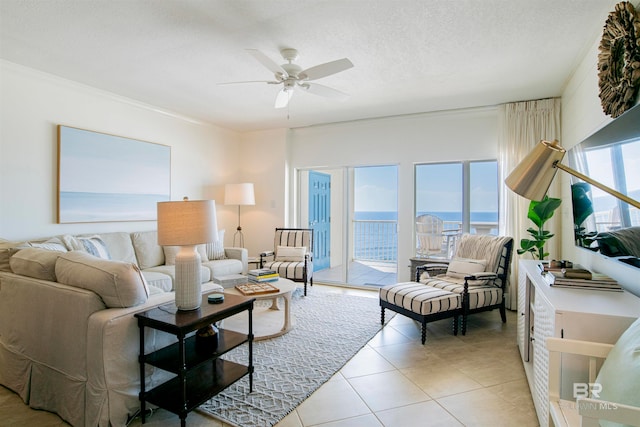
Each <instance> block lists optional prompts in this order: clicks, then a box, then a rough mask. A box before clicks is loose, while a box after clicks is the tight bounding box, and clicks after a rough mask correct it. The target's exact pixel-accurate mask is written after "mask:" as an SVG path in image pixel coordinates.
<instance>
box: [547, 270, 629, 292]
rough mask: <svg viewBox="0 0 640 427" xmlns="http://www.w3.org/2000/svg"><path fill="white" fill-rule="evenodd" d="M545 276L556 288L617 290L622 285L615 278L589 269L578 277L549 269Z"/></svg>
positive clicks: (620, 288) (619, 289) (619, 290)
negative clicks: (587, 272) (587, 273)
mask: <svg viewBox="0 0 640 427" xmlns="http://www.w3.org/2000/svg"><path fill="white" fill-rule="evenodd" d="M587 271H588V270H587ZM547 276H548V278H549V284H550V285H551V286H554V287H558V288H575V289H593V290H603V291H618V292H621V291H622V287H621V286H620V285H619V284H618V282H617V281H616V280H615V279H613V278H611V277H609V276H607V275H606V274H602V273H594V272H590V271H589V275H586V274H584V273H583V274H582V276H583V278H578V277H567V275H566V272H562V271H549V272H548V274H547ZM587 277H588V278H587Z"/></svg>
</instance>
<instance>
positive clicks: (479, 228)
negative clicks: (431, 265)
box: [353, 220, 498, 262]
mask: <svg viewBox="0 0 640 427" xmlns="http://www.w3.org/2000/svg"><path fill="white" fill-rule="evenodd" d="M455 228H458V229H459V228H460V223H459V222H454V221H445V229H447V230H450V229H455ZM497 230H498V223H496V222H472V223H471V232H472V233H474V234H495V233H496V232H497ZM353 233H354V239H353V242H354V244H353V259H354V260H355V261H379V262H396V261H397V260H398V222H397V221H395V220H354V221H353ZM443 251H444V252H443V253H446V251H445V250H444V249H443Z"/></svg>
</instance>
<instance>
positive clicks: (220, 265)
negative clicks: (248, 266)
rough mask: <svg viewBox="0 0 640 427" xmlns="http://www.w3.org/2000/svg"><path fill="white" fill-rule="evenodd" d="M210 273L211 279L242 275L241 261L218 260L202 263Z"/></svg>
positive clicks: (230, 259)
mask: <svg viewBox="0 0 640 427" xmlns="http://www.w3.org/2000/svg"><path fill="white" fill-rule="evenodd" d="M203 265H204V266H205V267H207V268H208V269H209V270H210V271H211V277H219V276H228V275H229V274H242V267H243V265H242V261H240V260H238V259H232V258H227V259H218V260H214V261H206V262H204V263H203Z"/></svg>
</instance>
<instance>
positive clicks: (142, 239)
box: [131, 230, 164, 270]
mask: <svg viewBox="0 0 640 427" xmlns="http://www.w3.org/2000/svg"><path fill="white" fill-rule="evenodd" d="M131 241H132V242H133V248H134V249H135V251H136V258H138V266H139V267H140V269H141V270H146V269H147V268H151V267H156V266H158V265H163V264H164V251H163V250H162V246H160V245H159V244H158V232H157V231H155V230H154V231H137V232H135V233H131Z"/></svg>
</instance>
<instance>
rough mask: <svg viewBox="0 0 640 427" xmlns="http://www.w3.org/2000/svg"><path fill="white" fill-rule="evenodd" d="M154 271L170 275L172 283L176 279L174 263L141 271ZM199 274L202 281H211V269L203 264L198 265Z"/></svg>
mask: <svg viewBox="0 0 640 427" xmlns="http://www.w3.org/2000/svg"><path fill="white" fill-rule="evenodd" d="M148 272H154V273H162V274H164V275H167V276H169V277H171V280H172V283H175V280H176V266H175V265H158V266H155V267H151V268H147V269H146V270H144V272H143V273H148ZM200 275H201V281H202V283H206V282H209V281H211V277H212V276H211V270H210V269H209V268H207V267H206V266H205V264H203V265H202V266H201V267H200ZM171 290H173V284H172V285H171Z"/></svg>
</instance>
